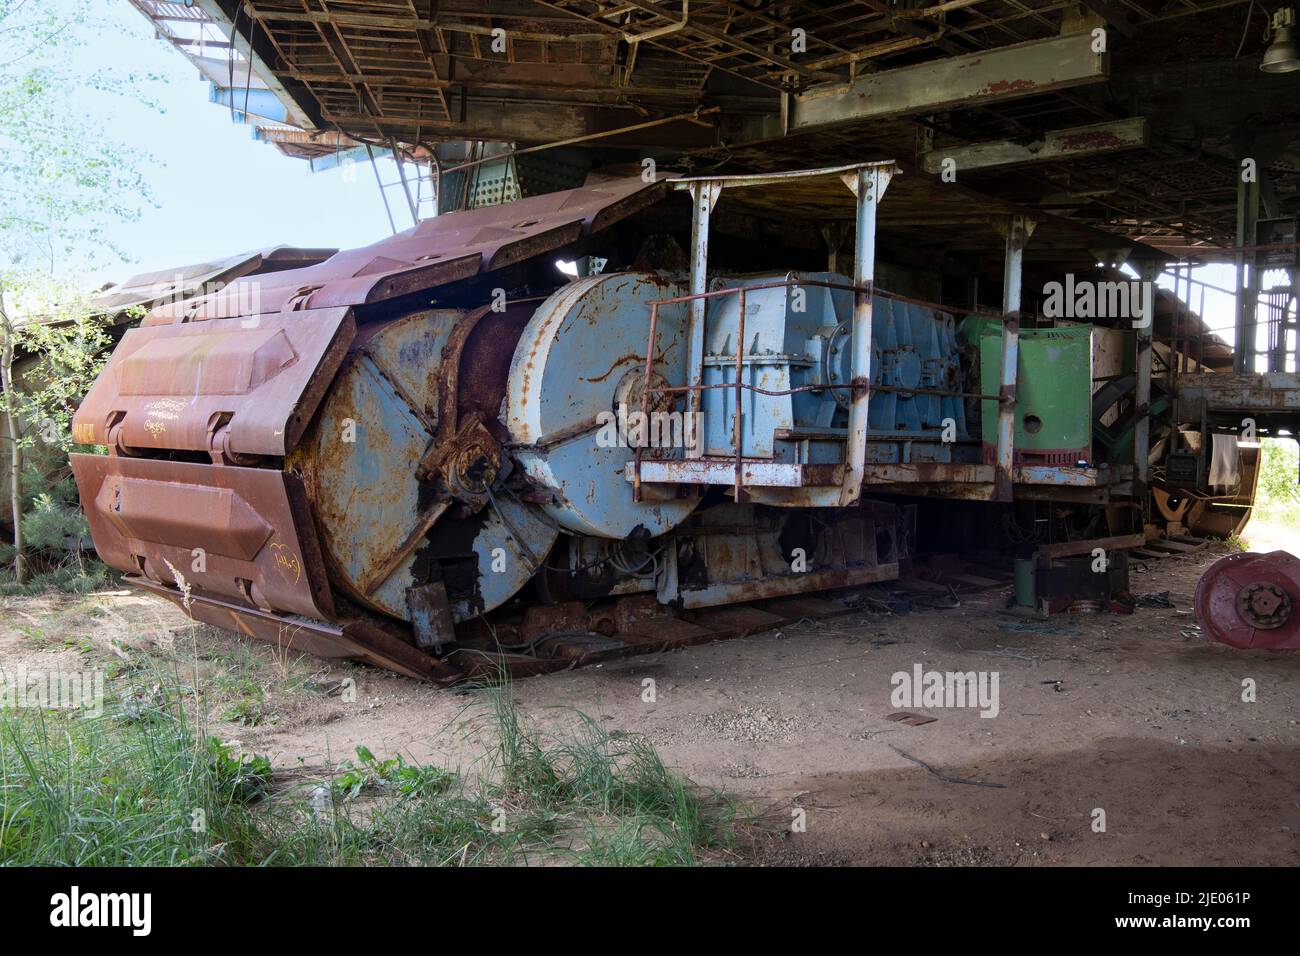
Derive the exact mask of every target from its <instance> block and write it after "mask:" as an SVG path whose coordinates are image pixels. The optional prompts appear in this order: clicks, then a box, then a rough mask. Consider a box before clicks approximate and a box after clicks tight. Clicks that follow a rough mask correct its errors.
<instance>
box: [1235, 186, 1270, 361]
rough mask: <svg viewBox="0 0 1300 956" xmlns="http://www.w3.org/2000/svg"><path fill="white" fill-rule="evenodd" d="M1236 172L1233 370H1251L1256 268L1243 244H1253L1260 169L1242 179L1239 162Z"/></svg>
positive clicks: (1257, 271) (1251, 254)
mask: <svg viewBox="0 0 1300 956" xmlns="http://www.w3.org/2000/svg"><path fill="white" fill-rule="evenodd" d="M1237 175H1238V180H1237V303H1236V305H1237V315H1236V341H1235V342H1234V343H1233V371H1235V372H1253V371H1254V370H1255V328H1256V324H1255V319H1256V313H1257V312H1258V310H1259V302H1258V299H1259V296H1258V291H1257V290H1258V288H1259V278H1258V273H1259V270H1258V269H1256V268H1255V265H1256V253H1254V252H1249V253H1248V252H1246V251H1245V249H1244V248H1243V247H1244V246H1253V245H1254V244H1255V224H1256V222H1258V220H1259V177H1260V176H1262V175H1263V170H1262V169H1257V170H1256V174H1255V176H1254V180H1253V181H1252V182H1246V181H1245V179H1244V178H1243V177H1242V174H1241V167H1240V165H1238V174H1237Z"/></svg>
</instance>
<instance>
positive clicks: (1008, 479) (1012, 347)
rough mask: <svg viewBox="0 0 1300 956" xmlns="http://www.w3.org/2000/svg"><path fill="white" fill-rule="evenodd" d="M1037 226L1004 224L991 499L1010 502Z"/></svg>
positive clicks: (1017, 219) (1014, 220) (1018, 220)
mask: <svg viewBox="0 0 1300 956" xmlns="http://www.w3.org/2000/svg"><path fill="white" fill-rule="evenodd" d="M1035 225H1036V223H1035V222H1034V221H1033V220H1032V219H1028V218H1026V217H1025V216H1012V217H1011V218H1010V219H1009V220H1008V221H1007V225H1006V238H1007V245H1006V260H1005V262H1004V264H1003V269H1002V311H1003V312H1004V313H1005V314H1006V317H1005V318H1004V319H1003V321H1002V354H1001V358H1000V361H999V374H998V431H997V434H998V443H997V450H996V452H995V456H994V462H993V497H994V499H995V500H996V501H1010V500H1011V497H1012V487H1013V476H1014V469H1015V451H1016V449H1015V440H1016V370H1017V366H1018V365H1019V362H1020V301H1021V300H1020V295H1021V286H1022V284H1023V279H1024V258H1025V246H1026V245H1028V244H1029V237H1030V236H1031V235H1033V232H1034V226H1035Z"/></svg>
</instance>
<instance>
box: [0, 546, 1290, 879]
mask: <svg viewBox="0 0 1300 956" xmlns="http://www.w3.org/2000/svg"><path fill="white" fill-rule="evenodd" d="M1217 556H1218V554H1217V553H1209V552H1203V553H1196V554H1190V555H1184V556H1177V557H1169V558H1166V559H1163V560H1161V561H1158V562H1152V563H1151V564H1150V565H1149V566H1148V567H1147V568H1146V569H1143V566H1142V565H1137V566H1136V569H1135V571H1134V573H1133V574H1132V577H1131V585H1132V589H1133V592H1134V593H1135V594H1145V593H1153V592H1161V591H1168V592H1169V598H1170V600H1171V601H1172V602H1173V604H1174V605H1175V606H1174V607H1173V608H1160V607H1139V608H1138V609H1137V611H1136V612H1135V613H1134V614H1133V615H1131V616H1123V615H1113V614H1099V615H1086V616H1079V617H1067V616H1061V617H1058V618H1053V619H1051V620H1050V621H1048V622H1040V621H1036V620H1035V619H1032V618H1025V617H1022V616H1019V615H1016V614H1014V613H1012V612H1010V611H1008V610H1006V608H1005V603H1006V601H1005V597H1004V595H1003V593H1002V592H1000V591H999V590H997V589H993V590H988V591H983V592H979V593H975V594H963V595H962V596H961V606H960V607H958V608H955V609H950V610H917V611H913V612H911V613H907V614H898V615H890V614H866V613H863V612H861V611H858V612H849V613H846V614H844V615H843V616H840V617H835V618H831V619H825V620H821V621H818V622H810V621H804V622H801V623H800V624H799V625H797V626H794V627H786V628H784V629H782V630H779V631H775V632H768V633H765V634H760V635H756V636H753V637H749V638H745V639H741V640H734V641H727V642H722V643H718V644H712V645H707V646H701V647H694V648H689V649H686V650H683V651H675V652H671V653H666V654H661V655H655V656H647V657H639V658H629V659H625V660H620V661H617V662H613V663H606V664H603V665H599V666H592V667H587V668H583V669H578V670H572V671H567V672H563V673H559V674H553V675H550V676H546V677H541V678H534V679H530V680H524V681H520V682H518V683H517V684H516V685H515V686H514V688H513V692H514V695H515V697H516V698H517V700H518V701H519V704H520V706H521V708H522V709H523V711H524V712H525V713H527V714H529V715H531V716H532V717H533V718H534V719H536V720H538V721H540V722H542V723H544V724H549V723H559V722H563V721H568V720H572V719H573V710H574V709H577V710H581V711H583V712H585V713H587V714H590V715H592V716H593V717H594V718H596V719H598V720H599V721H601V722H602V724H603V726H605V727H607V728H608V729H610V730H614V731H622V732H628V733H637V734H643V735H645V736H646V737H648V738H649V739H650V740H651V741H652V742H654V743H655V744H656V745H657V747H658V748H659V751H660V753H661V754H662V755H663V757H664V759H665V761H666V762H668V763H669V764H671V765H673V766H675V767H677V768H679V769H680V770H681V771H682V772H683V773H685V774H687V775H688V776H689V777H691V778H692V779H693V780H695V781H696V782H697V783H699V784H701V785H704V786H708V787H716V788H721V789H723V790H725V791H726V792H727V793H729V794H731V795H733V796H734V797H736V798H738V799H739V800H740V801H741V802H742V803H743V804H744V805H746V806H748V807H751V808H753V809H755V810H757V811H761V812H762V813H763V814H764V819H765V820H767V821H768V822H769V823H771V824H772V826H773V828H774V830H776V831H777V832H775V833H774V834H773V835H772V836H770V837H765V838H763V839H761V840H760V841H759V842H758V846H757V847H756V848H755V849H754V850H753V851H752V852H751V853H750V854H749V855H748V857H747V858H748V859H750V860H752V861H754V862H761V863H771V864H782V865H816V864H905V865H926V866H944V865H971V864H973V865H979V864H1013V865H1042V864H1062V863H1065V864H1173V865H1181V864H1211V865H1218V864H1224V865H1229V864H1272V865H1285V864H1291V865H1294V864H1296V863H1300V842H1298V839H1297V835H1298V834H1300V726H1297V720H1300V654H1296V653H1290V654H1285V653H1270V652H1250V653H1247V652H1242V651H1238V650H1234V649H1231V648H1228V647H1226V646H1222V645H1218V644H1211V643H1208V642H1206V641H1205V640H1204V639H1203V638H1202V637H1201V636H1200V635H1199V633H1198V632H1197V630H1196V627H1195V622H1194V617H1193V614H1192V611H1191V601H1192V593H1193V590H1194V588H1195V585H1196V581H1197V579H1198V577H1199V576H1200V574H1201V572H1202V571H1203V570H1204V569H1205V567H1206V566H1208V564H1209V563H1210V562H1211V561H1213V560H1214V559H1215V558H1216V557H1217ZM3 600H4V603H3V610H2V611H0V664H3V666H4V667H5V668H6V669H11V668H13V667H15V666H17V665H18V664H19V663H25V664H26V665H27V667H28V668H29V669H37V668H44V669H46V670H50V669H54V668H56V667H65V668H66V667H74V666H80V667H82V668H85V667H87V666H90V665H89V664H88V663H86V662H87V661H88V660H90V659H99V660H104V661H109V662H116V664H117V665H118V669H119V670H130V669H131V668H133V667H134V665H133V664H132V663H131V661H132V660H134V659H137V658H139V656H140V655H148V656H149V657H150V659H151V660H153V661H155V662H157V661H162V662H164V664H166V663H167V662H172V666H173V667H174V668H175V671H176V674H177V675H178V676H179V677H180V679H181V680H182V681H187V682H192V683H196V684H198V685H200V686H202V687H204V688H205V694H206V696H205V700H207V701H208V704H207V706H208V708H209V713H208V715H207V716H208V718H209V720H210V721H211V722H212V727H211V728H210V730H211V732H214V733H218V734H219V735H221V736H222V737H224V738H225V739H233V740H238V741H239V742H240V743H241V745H242V746H243V747H244V748H245V749H250V750H255V751H257V752H259V753H266V754H268V755H270V756H271V758H272V759H273V761H274V762H275V763H276V764H277V765H279V766H282V767H286V768H288V767H296V766H301V765H304V764H305V765H307V766H324V765H326V764H329V763H331V762H337V761H338V760H340V759H343V758H346V757H350V756H352V754H353V750H354V748H355V747H356V746H357V745H358V744H364V745H366V746H368V747H370V748H371V749H372V750H373V751H375V752H376V753H377V754H392V753H399V752H400V753H402V754H404V755H406V756H407V757H408V758H413V759H416V760H419V761H422V762H434V763H438V764H440V765H443V766H448V767H453V768H459V769H461V770H462V771H470V772H472V771H473V768H474V766H475V764H476V757H477V750H478V745H477V744H476V743H475V741H474V738H473V734H472V733H469V732H468V731H467V730H466V728H467V726H468V725H469V722H470V720H471V716H472V708H473V703H474V700H475V698H474V696H473V694H472V693H470V692H466V691H457V690H440V689H436V688H433V687H428V686H424V685H421V684H419V683H417V682H415V681H412V680H408V679H406V678H402V677H397V676H392V675H389V674H386V673H383V672H380V671H377V670H374V669H370V668H366V667H360V666H354V665H351V664H346V663H344V664H338V663H335V664H328V663H325V662H321V661H318V660H314V659H292V660H289V659H284V658H282V657H279V656H277V654H276V652H275V651H274V650H273V649H271V648H269V647H267V646H264V645H259V644H256V643H253V642H249V641H245V640H243V639H241V638H238V637H235V636H233V635H230V634H226V633H223V632H220V631H216V630H214V629H211V628H208V627H205V626H198V625H194V624H192V623H191V622H189V621H188V620H187V619H186V618H184V617H183V616H182V615H181V614H180V613H179V612H178V611H175V610H174V609H172V608H171V607H170V606H169V605H166V604H164V603H163V602H161V601H156V600H154V599H151V598H148V597H145V596H140V595H137V594H135V593H134V592H111V593H104V594H98V595H91V596H88V597H84V598H77V597H67V596H59V597H41V598H6V599H3ZM78 661H81V662H82V663H81V664H80V665H78V664H77V662H78ZM917 664H920V665H922V667H923V668H924V669H926V670H937V671H957V672H968V671H976V672H989V673H990V674H992V673H996V674H997V676H998V681H999V685H998V686H999V705H1000V707H999V712H998V714H997V716H995V717H981V716H980V715H979V712H978V711H977V710H976V709H971V708H952V707H949V708H936V707H920V706H911V707H907V708H905V709H907V710H909V711H913V712H918V713H921V714H924V715H928V716H930V717H935V718H937V719H936V720H934V721H933V722H931V723H926V724H924V725H919V726H910V725H908V724H905V723H900V722H892V721H890V720H887V719H886V715H888V714H890V713H891V712H895V711H897V710H899V708H898V707H896V706H894V705H893V704H892V703H891V692H892V691H893V684H892V683H891V675H893V674H894V673H896V672H900V671H901V672H906V673H909V674H910V673H911V672H912V669H913V667H914V665H917ZM349 677H350V678H352V679H353V680H355V682H356V688H357V695H356V700H355V702H347V701H345V700H343V699H342V698H341V697H340V696H339V692H338V683H339V681H341V680H344V679H345V678H349ZM1247 678H1249V679H1250V680H1252V681H1253V682H1254V686H1255V688H1256V694H1257V699H1256V700H1255V701H1254V702H1244V701H1243V700H1242V696H1243V681H1245V680H1246V679H1247ZM647 679H653V682H654V683H653V685H652V686H653V691H654V693H653V700H647V698H648V697H650V696H651V695H650V694H648V693H647V686H648V685H647V684H646V683H645V682H646V680H647ZM922 762H923V763H924V764H927V765H928V766H929V768H930V769H926V767H924V766H922V765H921V763H922ZM1097 810H1101V811H1104V814H1105V830H1104V832H1097V831H1096V830H1095V821H1096V820H1097V819H1098V815H1097V813H1096V811H1097ZM801 820H802V826H799V824H800V821H801ZM792 827H794V828H795V829H796V830H797V831H801V832H786V831H788V830H789V829H790V828H792Z"/></svg>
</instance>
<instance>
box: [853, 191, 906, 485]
mask: <svg viewBox="0 0 1300 956" xmlns="http://www.w3.org/2000/svg"><path fill="white" fill-rule="evenodd" d="M893 175H894V170H893V168H892V167H885V166H868V167H864V168H861V169H858V170H856V171H855V172H853V173H852V174H850V175H848V176H845V177H844V181H845V183H846V184H847V185H848V187H849V188H850V189H852V190H853V194H854V195H855V196H856V197H857V199H858V207H857V244H856V246H855V250H854V257H853V284H854V285H855V286H857V287H858V291H857V292H855V293H854V296H853V329H852V332H851V335H850V339H849V348H850V354H851V364H850V369H851V373H850V377H849V381H850V384H851V387H852V389H853V399H852V404H850V405H849V441H848V447H847V448H846V449H845V463H846V464H847V465H848V467H847V468H846V469H845V470H844V484H843V486H842V487H841V489H840V505H841V506H847V505H851V504H853V503H854V502H856V501H857V500H858V498H859V497H861V495H862V480H863V478H864V477H865V475H866V465H867V427H868V424H867V422H868V412H869V408H870V403H871V392H870V389H871V298H872V282H873V281H874V280H875V276H876V212H877V207H878V206H879V205H880V200H881V197H883V196H884V195H885V190H886V189H887V188H889V181H890V180H891V179H892V178H893Z"/></svg>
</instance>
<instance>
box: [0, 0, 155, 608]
mask: <svg viewBox="0 0 1300 956" xmlns="http://www.w3.org/2000/svg"><path fill="white" fill-rule="evenodd" d="M104 31H105V25H104V24H103V23H102V22H100V21H99V20H98V19H97V18H96V16H95V8H94V4H93V3H92V2H91V0H0V389H3V395H2V396H0V441H3V442H4V443H5V444H6V446H7V448H6V451H7V455H6V458H7V459H8V461H9V463H10V471H9V474H8V484H9V486H10V489H11V494H10V500H9V501H7V502H6V503H5V505H6V511H7V512H8V517H9V519H10V520H9V523H10V524H11V525H12V529H13V544H12V548H11V550H12V560H13V562H14V570H15V574H16V577H17V578H18V580H19V583H20V584H21V583H22V581H23V579H24V578H25V576H26V560H25V556H26V545H25V542H24V536H23V531H24V529H25V526H26V525H27V524H28V523H29V521H28V520H27V519H25V518H24V514H25V513H26V512H27V511H28V510H29V509H28V503H29V501H30V500H31V499H30V498H29V497H28V498H25V496H24V495H23V493H22V492H23V491H24V486H26V490H28V491H31V490H32V485H33V484H35V486H36V488H35V492H34V493H35V494H37V495H43V496H44V497H42V498H40V499H39V503H38V506H37V508H36V510H35V512H33V513H32V514H30V515H28V518H30V519H31V521H32V522H34V524H33V527H32V531H33V533H34V534H35V535H36V536H37V537H38V538H40V539H41V540H42V541H49V540H51V539H52V538H56V537H60V536H62V537H65V538H66V537H68V535H66V534H64V535H60V534H59V532H60V531H61V530H62V531H66V530H67V527H66V523H65V522H64V521H63V518H64V517H66V516H65V515H64V514H63V512H62V510H61V509H62V508H63V507H65V506H66V505H67V503H68V499H69V495H70V494H75V492H72V491H70V489H69V487H68V486H67V485H66V484H62V485H60V482H61V481H64V480H65V479H66V475H60V474H59V473H58V469H54V470H53V471H52V470H51V467H50V462H49V461H48V460H47V456H48V455H50V454H62V455H64V456H65V457H66V453H67V451H68V450H69V448H70V446H71V437H70V434H69V433H67V424H68V421H69V418H70V415H71V412H72V410H73V408H74V407H75V403H76V402H77V401H78V400H79V399H80V397H81V395H82V394H83V393H84V391H85V389H86V387H87V386H88V384H89V382H90V380H92V379H93V373H94V372H95V371H96V370H97V364H96V363H97V362H98V360H99V358H98V356H99V352H100V350H101V349H102V347H103V345H104V344H105V340H104V339H103V337H102V332H99V331H97V330H96V328H95V327H94V325H93V323H91V322H90V321H89V320H88V318H87V315H86V312H87V310H86V307H85V305H84V302H83V301H82V300H83V299H84V296H85V294H86V293H87V292H88V291H89V290H86V289H84V288H80V287H79V283H80V282H82V281H83V280H81V278H80V277H81V276H84V274H85V272H86V270H87V267H89V266H90V265H92V264H93V263H96V262H99V261H103V260H105V259H106V258H109V257H112V258H119V257H120V256H119V252H118V250H117V249H115V248H114V246H113V244H112V242H111V241H110V239H109V237H108V235H107V227H108V226H109V225H110V224H112V223H114V222H119V221H122V220H125V219H131V218H134V217H136V216H137V215H138V214H139V209H140V205H141V203H143V202H145V201H146V197H147V189H146V185H145V182H144V179H143V177H142V176H141V173H140V170H141V169H142V168H143V164H144V163H145V162H146V161H147V156H145V155H144V154H143V153H142V152H141V151H140V150H139V148H138V146H137V144H134V143H125V142H121V141H119V140H117V139H116V138H114V136H113V135H112V133H111V130H107V129H105V125H106V124H105V123H104V122H103V120H102V118H99V117H96V116H94V115H92V114H93V106H94V105H95V104H97V103H98V102H99V101H100V100H99V99H97V98H102V97H105V96H109V97H111V96H114V95H129V96H135V97H138V96H139V90H140V89H141V82H142V81H143V80H144V79H146V77H143V76H140V75H137V74H133V73H131V72H129V71H124V70H113V71H107V70H104V71H95V70H87V69H85V68H84V67H82V66H80V65H79V64H80V63H81V62H83V60H82V58H80V57H79V56H78V53H79V52H80V51H81V50H82V48H83V47H85V46H86V45H87V44H89V43H90V42H91V41H92V40H94V39H95V38H96V37H98V36H100V35H101V34H102V33H104ZM31 354H43V355H45V356H47V357H48V358H49V360H50V361H49V362H48V363H42V364H41V366H40V368H39V369H38V370H37V372H36V373H35V374H34V375H33V379H34V381H33V382H28V381H27V380H26V379H27V377H26V376H25V375H22V374H18V369H19V366H21V365H22V364H23V360H24V356H25V355H31ZM33 426H34V428H35V432H36V435H35V437H34V436H33ZM56 432H62V434H56ZM38 442H39V445H38ZM52 475H53V477H51V476H52ZM50 481H53V484H49V482H50Z"/></svg>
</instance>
